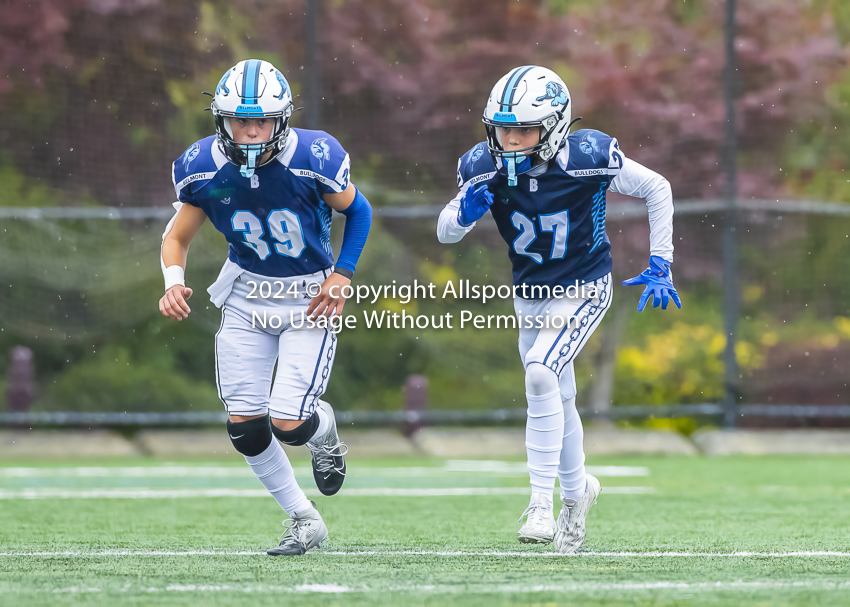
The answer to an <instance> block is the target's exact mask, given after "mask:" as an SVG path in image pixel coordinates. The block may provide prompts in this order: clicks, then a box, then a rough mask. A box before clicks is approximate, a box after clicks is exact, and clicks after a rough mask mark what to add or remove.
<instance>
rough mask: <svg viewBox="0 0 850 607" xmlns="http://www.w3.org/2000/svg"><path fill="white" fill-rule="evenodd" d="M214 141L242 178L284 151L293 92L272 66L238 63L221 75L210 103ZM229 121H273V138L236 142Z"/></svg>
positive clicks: (258, 60)
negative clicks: (262, 140) (268, 119)
mask: <svg viewBox="0 0 850 607" xmlns="http://www.w3.org/2000/svg"><path fill="white" fill-rule="evenodd" d="M211 109H212V113H213V117H214V118H215V133H216V138H217V139H218V141H219V143H220V144H221V147H222V150H223V151H224V154H225V156H227V159H228V160H229V161H230V162H232V163H233V164H235V165H237V166H238V167H239V168H240V172H241V173H242V175H243V176H244V177H250V176H251V175H253V174H254V169H257V168H259V167H261V166H263V165H265V164H268V163H269V162H271V161H272V159H274V158H275V157H276V156H277V155H278V154H280V153H281V152H282V151H283V146H284V144H285V143H286V137H287V136H288V135H289V119H290V117H291V116H292V89H291V88H290V86H289V83H288V82H287V81H286V78H284V77H283V74H281V73H280V72H279V71H278V70H277V68H276V67H275V66H273V65H272V64H271V63H269V62H268V61H261V60H260V59H247V60H245V61H240V62H239V63H237V64H236V65H234V66H233V67H232V68H230V69H229V70H227V71H226V72H225V73H224V76H222V77H221V80H219V82H218V86H217V87H216V89H215V95H213V101H212V106H211ZM231 118H273V119H274V120H275V125H274V130H273V131H272V137H271V139H269V140H268V141H264V142H262V143H236V141H234V140H233V131H232V129H231V128H230V119H231Z"/></svg>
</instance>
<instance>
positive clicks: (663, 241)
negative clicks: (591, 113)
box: [609, 144, 682, 311]
mask: <svg viewBox="0 0 850 607" xmlns="http://www.w3.org/2000/svg"><path fill="white" fill-rule="evenodd" d="M614 145H616V144H614ZM617 153H618V156H620V158H621V166H620V171H619V172H618V173H617V175H616V176H615V177H614V179H613V180H612V181H611V185H610V187H609V189H610V190H611V191H612V192H618V193H620V194H625V195H627V196H635V197H637V198H643V199H644V200H646V207H647V210H648V212H649V267H648V268H647V269H646V270H645V271H644V272H642V273H641V274H640V275H639V276H635V277H634V278H630V279H629V280H626V281H623V284H624V285H637V284H643V285H646V288H645V289H644V292H643V294H642V295H641V298H640V301H639V302H638V311H643V309H644V307H645V306H646V304H647V302H648V301H649V297H650V296H652V298H653V301H652V306H653V307H654V308H657V307H658V305H659V304H661V309H662V310H666V309H667V304H668V302H669V299H670V298H672V299H673V302H674V303H675V304H676V305H677V306H678V307H679V308H681V307H682V303H681V301H680V299H679V294H678V293H677V291H676V289H675V288H674V287H673V276H672V272H671V270H670V265H671V264H672V263H673V190H672V188H671V187H670V182H669V181H667V180H666V179H665V178H664V177H662V176H661V175H659V174H658V173H656V172H655V171H653V170H651V169H648V168H647V167H645V166H643V165H642V164H640V163H638V162H635V161H634V160H631V159H629V158H625V157H623V156H622V152H620V151H619V149H618V150H617ZM612 155H613V154H612Z"/></svg>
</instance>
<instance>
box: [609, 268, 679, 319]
mask: <svg viewBox="0 0 850 607" xmlns="http://www.w3.org/2000/svg"><path fill="white" fill-rule="evenodd" d="M623 284H624V285H626V286H628V285H646V288H645V289H644V290H643V295H641V296H640V301H639V302H638V307H637V309H638V312H643V309H644V308H645V307H646V303H647V302H648V301H649V296H650V295H651V296H652V307H653V308H657V307H658V304H661V309H662V310H666V309H667V304H668V303H670V298H671V297H672V298H673V302H674V303H675V304H676V305H677V306H678V307H679V308H680V309H681V307H682V302H681V300H680V299H679V294H678V293H676V289H674V288H673V278H672V277H671V276H670V262H669V261H667V260H666V259H664V258H662V257H658V256H657V255H652V256H650V258H649V267H648V268H647V269H646V270H644V271H643V272H641V273H640V275H639V276H635V277H634V278H629V279H628V280H624V281H623Z"/></svg>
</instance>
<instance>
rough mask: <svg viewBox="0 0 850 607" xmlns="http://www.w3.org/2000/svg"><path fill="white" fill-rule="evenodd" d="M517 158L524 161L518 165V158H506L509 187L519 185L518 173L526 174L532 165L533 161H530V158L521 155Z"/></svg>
mask: <svg viewBox="0 0 850 607" xmlns="http://www.w3.org/2000/svg"><path fill="white" fill-rule="evenodd" d="M517 158H521V159H522V160H521V161H520V163H519V164H517V162H516V158H504V161H505V167H506V168H507V169H508V185H509V186H515V185H516V184H517V180H516V176H517V171H519V172H520V173H524V172H525V171H527V170H528V168H529V165H531V160H529V159H528V156H526V155H524V154H520V155H518V156H517Z"/></svg>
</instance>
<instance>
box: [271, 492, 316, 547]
mask: <svg viewBox="0 0 850 607" xmlns="http://www.w3.org/2000/svg"><path fill="white" fill-rule="evenodd" d="M283 526H284V527H286V530H285V531H284V532H283V535H282V536H281V538H280V545H279V546H276V547H275V548H269V549H268V550H266V554H270V555H271V556H297V555H301V554H304V553H305V552H307V551H308V550H310V548H318V547H321V545H322V542H324V541H325V540H326V539H328V527H327V525H325V521H323V520H322V515H321V514H319V511H318V510H316V504H315V502H310V507H309V508H306V509H304V510H302V511H301V512H293V513H292V518H290V519H287V520H285V521H283Z"/></svg>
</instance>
